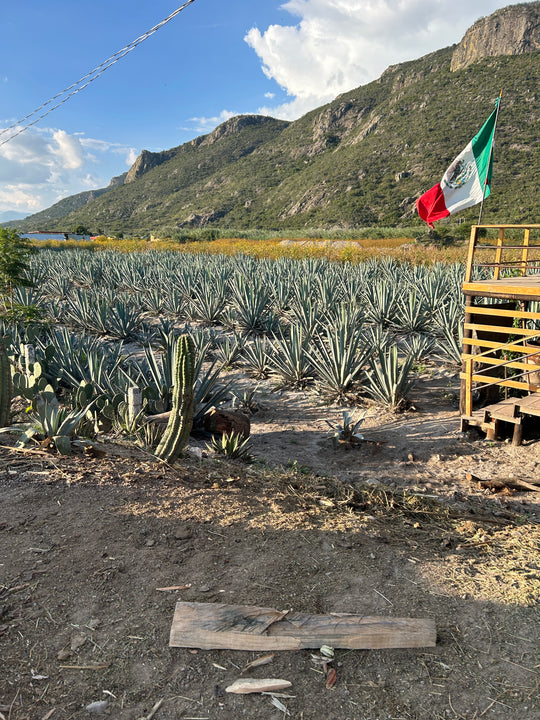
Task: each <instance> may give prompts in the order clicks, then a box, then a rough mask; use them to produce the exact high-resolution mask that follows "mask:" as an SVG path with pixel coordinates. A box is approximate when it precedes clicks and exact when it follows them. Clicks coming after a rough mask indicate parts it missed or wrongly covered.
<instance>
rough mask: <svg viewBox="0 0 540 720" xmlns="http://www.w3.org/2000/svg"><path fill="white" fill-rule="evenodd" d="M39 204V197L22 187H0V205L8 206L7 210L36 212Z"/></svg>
mask: <svg viewBox="0 0 540 720" xmlns="http://www.w3.org/2000/svg"><path fill="white" fill-rule="evenodd" d="M41 204H42V200H41V197H40V196H39V195H36V194H35V193H34V192H32V191H31V190H30V189H28V190H25V189H24V186H23V185H2V186H0V205H4V206H6V207H8V206H9V210H17V211H22V212H37V211H38V210H39V209H40V207H41Z"/></svg>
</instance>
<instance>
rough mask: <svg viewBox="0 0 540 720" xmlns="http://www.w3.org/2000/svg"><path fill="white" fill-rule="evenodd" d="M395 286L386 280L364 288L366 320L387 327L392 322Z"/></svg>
mask: <svg viewBox="0 0 540 720" xmlns="http://www.w3.org/2000/svg"><path fill="white" fill-rule="evenodd" d="M396 287H397V286H396V284H394V283H391V282H388V281H387V280H380V281H379V282H376V283H373V284H368V285H366V286H365V288H364V297H365V301H366V320H367V321H368V322H372V323H375V324H376V325H381V326H382V327H388V326H389V325H391V324H392V323H393V322H394V318H395V314H396V309H397V293H396Z"/></svg>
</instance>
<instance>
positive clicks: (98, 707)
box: [85, 700, 108, 715]
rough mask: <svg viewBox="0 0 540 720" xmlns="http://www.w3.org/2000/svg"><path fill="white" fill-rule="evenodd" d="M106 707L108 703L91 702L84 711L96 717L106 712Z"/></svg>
mask: <svg viewBox="0 0 540 720" xmlns="http://www.w3.org/2000/svg"><path fill="white" fill-rule="evenodd" d="M107 705H108V703H107V701H106V700H97V701H96V702H92V703H90V705H87V706H86V708H85V710H86V711H87V712H89V713H95V714H96V715H103V714H104V713H105V711H106V710H107Z"/></svg>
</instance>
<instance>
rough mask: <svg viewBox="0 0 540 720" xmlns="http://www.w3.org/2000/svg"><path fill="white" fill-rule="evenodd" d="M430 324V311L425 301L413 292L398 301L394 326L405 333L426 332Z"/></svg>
mask: <svg viewBox="0 0 540 720" xmlns="http://www.w3.org/2000/svg"><path fill="white" fill-rule="evenodd" d="M429 322H430V311H429V308H428V306H427V304H426V302H425V301H424V299H423V298H422V297H421V296H420V295H419V294H418V293H416V291H415V290H412V291H411V292H409V293H408V295H407V296H406V297H405V298H403V297H400V298H399V299H398V301H397V309H396V315H395V318H394V323H393V324H394V326H395V328H396V330H398V331H401V332H405V333H421V332H425V331H426V330H427V328H428V326H429Z"/></svg>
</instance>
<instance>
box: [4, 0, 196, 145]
mask: <svg viewBox="0 0 540 720" xmlns="http://www.w3.org/2000/svg"><path fill="white" fill-rule="evenodd" d="M194 2H195V0H187V2H185V3H184V4H183V5H181V6H180V7H179V8H177V9H176V10H174V12H172V13H171V14H170V15H168V16H167V17H166V18H165V19H164V20H162V21H161V22H159V23H158V24H157V25H154V27H153V28H151V29H150V30H148V31H147V32H145V33H143V34H142V35H140V36H139V37H138V38H137V39H136V40H133V41H132V42H130V43H129V44H128V45H126V46H125V47H123V48H122V49H121V50H118V51H117V52H115V53H114V54H113V55H111V56H110V57H109V58H107V60H105V61H104V62H102V63H101V64H100V65H98V66H97V67H95V68H94V69H93V70H91V71H90V72H88V73H86V75H83V76H82V77H81V78H79V80H77V82H75V83H72V84H71V85H70V86H69V87H67V88H65V89H64V90H62V91H61V92H59V93H57V94H56V95H54V96H53V97H52V98H49V100H47V101H46V102H44V103H42V104H41V105H40V106H39V107H37V108H36V109H35V110H32V112H31V113H28V115H25V116H24V117H23V118H21V119H20V120H17V121H16V122H14V123H13V124H12V125H10V126H9V127H7V128H4V129H3V130H0V137H1V136H2V135H4V134H5V133H7V132H9V131H10V130H13V129H14V128H18V130H17V132H14V133H13V134H12V135H10V137H8V138H7V139H6V140H3V141H1V142H0V147H1V146H2V145H5V144H6V143H8V142H10V140H13V139H14V138H16V137H17V136H18V135H20V134H21V133H23V132H24V131H25V130H28V128H29V127H32V125H36V123H38V122H39V121H40V120H42V119H43V118H44V117H46V116H47V115H49V114H50V113H52V112H53V110H56V108H58V107H60V105H63V104H64V103H65V102H67V100H69V98H70V97H73V95H76V94H77V93H78V92H80V91H81V90H84V88H85V87H88V85H90V83H92V82H94V80H97V79H98V77H100V75H103V73H104V72H105V70H108V69H109V68H110V67H111V66H112V65H115V64H116V63H117V62H118V61H119V60H121V59H122V58H123V57H125V56H126V55H127V54H128V53H130V52H131V51H132V50H135V48H136V47H137V46H138V45H140V44H141V43H143V42H144V41H145V40H147V39H148V38H149V37H150V36H151V35H153V34H154V33H155V32H157V31H158V30H159V29H160V28H162V27H163V26H164V25H166V24H167V23H168V22H170V21H171V20H172V19H173V18H175V17H176V16H177V15H178V14H179V13H180V12H182V10H184V9H185V8H186V7H187V6H188V5H191V4H192V3H194ZM85 80H86V82H84V81H85ZM81 83H84V84H83V85H81ZM66 93H69V94H68V95H66ZM64 95H65V97H63V96H64ZM58 98H62V100H60V101H59V102H57V103H56V105H53V106H52V107H50V108H49V109H48V110H46V111H45V112H44V113H42V114H41V115H39V116H38V117H37V118H35V119H34V120H32V122H29V123H27V124H26V125H24V126H23V127H19V126H20V125H21V123H23V122H25V120H29V119H30V118H31V117H34V115H36V114H37V113H38V112H39V111H40V110H43V109H44V108H46V107H47V106H48V105H50V104H51V103H53V102H54V101H55V100H58Z"/></svg>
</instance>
